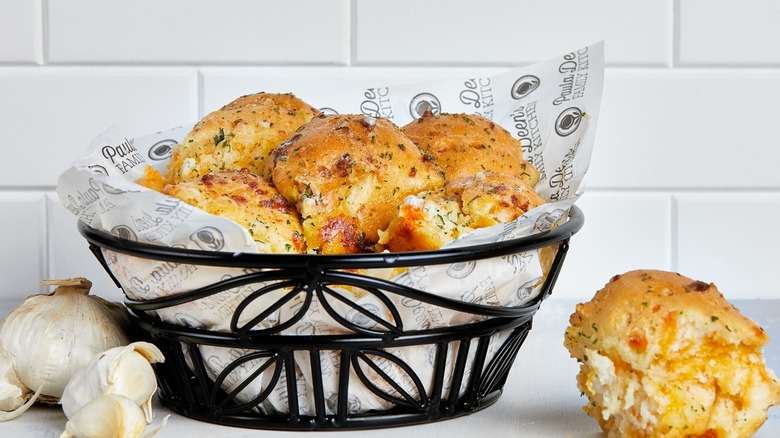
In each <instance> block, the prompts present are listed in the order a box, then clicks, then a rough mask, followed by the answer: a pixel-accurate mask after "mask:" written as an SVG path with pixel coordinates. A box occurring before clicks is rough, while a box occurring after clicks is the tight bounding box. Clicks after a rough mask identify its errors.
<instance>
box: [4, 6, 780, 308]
mask: <svg viewBox="0 0 780 438" xmlns="http://www.w3.org/2000/svg"><path fill="white" fill-rule="evenodd" d="M0 7H2V11H3V13H2V14H0V138H2V140H3V143H2V144H3V152H4V157H5V159H4V162H5V163H6V165H5V167H4V171H3V172H0V226H1V227H2V229H3V230H4V233H3V244H2V247H1V248H2V249H0V277H1V278H3V282H2V289H0V299H1V300H14V299H19V298H21V297H23V296H26V295H28V294H30V293H34V292H37V291H39V286H38V284H39V282H40V281H41V280H42V279H44V278H50V277H66V276H86V277H88V278H90V279H92V280H93V282H94V283H95V292H96V293H98V294H99V295H102V296H105V297H108V298H111V299H114V300H120V299H121V297H122V296H121V291H119V290H118V289H117V288H116V286H115V285H114V284H113V282H112V281H111V280H110V278H109V277H108V276H107V275H106V274H105V273H104V272H103V271H102V268H101V267H100V266H99V265H98V264H97V261H96V260H95V259H94V258H93V257H92V255H91V253H90V252H89V250H88V249H87V247H86V244H85V243H84V241H83V239H82V238H81V236H80V235H79V234H78V232H77V231H76V226H75V225H76V221H75V218H74V217H73V216H72V215H71V214H69V213H68V212H67V211H66V210H65V209H64V208H63V207H62V205H60V203H59V200H58V198H57V196H56V194H55V189H56V185H57V178H58V176H59V174H60V173H61V172H62V170H64V169H65V168H66V167H67V166H68V164H69V163H70V161H71V160H73V159H75V158H76V157H78V156H79V155H80V154H81V153H82V152H83V151H84V150H85V149H86V148H87V147H88V145H89V143H90V142H91V140H92V139H93V138H94V137H95V136H96V135H97V134H99V133H100V132H102V131H103V130H104V129H106V128H108V127H110V126H112V125H118V126H119V127H120V128H121V129H122V130H123V131H124V132H125V133H126V135H128V136H129V137H133V136H139V135H143V134H147V133H152V132H155V131H158V130H161V129H166V128H169V127H172V126H177V125H180V124H183V123H188V122H193V121H196V120H197V119H198V118H199V117H200V116H202V115H204V114H206V113H207V112H209V111H211V110H213V109H215V108H217V107H219V106H221V105H222V104H224V103H226V102H227V101H229V100H231V99H233V98H234V97H236V96H238V95H240V94H246V93H251V92H255V91H280V92H286V91H293V92H295V93H296V94H298V95H300V96H301V97H303V98H304V99H309V96H323V95H328V94H335V93H338V92H339V91H340V90H342V89H344V88H345V87H355V86H360V87H370V86H375V85H382V84H391V83H403V82H418V81H427V80H431V79H434V78H446V79H453V78H462V77H467V76H472V75H482V74H494V73H497V72H500V71H503V70H504V69H506V68H509V67H513V66H517V65H524V64H528V63H532V62H535V61H540V60H544V59H548V58H550V57H553V56H558V55H560V54H563V53H565V52H567V51H569V50H573V49H576V48H579V47H581V46H584V45H587V44H590V43H593V42H596V41H600V40H604V41H605V44H606V46H605V47H606V57H607V72H606V81H605V85H604V99H603V103H602V112H601V120H600V124H599V127H598V131H597V135H596V146H595V152H594V155H593V160H592V165H591V167H590V170H589V176H588V179H587V184H586V192H585V195H584V196H583V197H582V199H581V200H580V202H579V205H580V207H581V208H582V209H583V211H584V212H585V216H586V223H585V227H584V229H583V230H582V231H581V232H580V233H579V234H577V235H576V236H574V237H573V238H572V242H571V251H570V253H569V257H568V259H567V261H566V265H565V267H564V270H563V273H562V275H561V277H560V279H559V282H558V285H557V287H556V290H555V292H554V294H555V296H556V297H559V298H576V299H580V300H587V299H589V298H590V297H591V296H592V295H593V293H594V292H595V291H596V290H597V289H598V288H600V287H601V286H603V285H604V283H606V282H607V281H608V280H609V278H610V277H611V276H612V275H614V274H618V273H621V272H624V271H627V270H631V269H639V268H653V269H666V270H675V271H678V272H680V273H682V274H684V275H688V276H691V277H694V278H697V279H700V280H704V281H708V282H714V283H716V284H717V285H719V286H720V287H721V289H722V290H723V292H724V293H725V295H726V296H727V297H728V298H735V299H736V298H778V297H780V289H779V288H778V287H777V285H776V282H774V281H772V280H773V278H772V277H773V275H772V274H773V273H774V272H773V269H776V267H777V266H778V265H780V252H779V251H777V250H776V249H775V247H776V246H777V245H778V244H780V231H778V230H779V228H777V227H778V220H777V218H778V217H779V216H780V173H779V172H778V171H777V165H776V163H778V162H780V144H779V143H780V140H778V138H780V137H778V131H777V129H776V127H777V126H778V120H780V105H778V104H777V101H778V98H780V51H778V50H777V49H776V44H775V42H776V41H777V40H778V38H780V30H778V29H780V27H778V26H776V25H775V23H776V22H777V21H778V19H780V6H778V4H777V3H776V2H774V1H771V0H752V1H751V2H750V4H749V7H746V5H745V3H737V2H734V1H725V0H718V1H711V0H707V1H704V0H667V1H659V2H642V1H638V0H634V1H628V2H626V1H618V0H605V1H600V2H581V1H575V0H561V1H555V2H542V1H529V0H522V1H513V0H489V1H485V2H479V3H477V2H469V1H463V0H458V1H443V0H436V1H426V2H413V1H411V0H402V1H398V2H376V1H369V0H351V1H348V0H331V1H328V2H322V1H316V0H296V1H285V2H282V1H278V0H277V1H250V0H229V1H223V2H212V1H207V0H186V1H185V0H175V1H168V2H157V1H152V0H142V1H136V2H122V1H119V0H29V1H24V2H20V1H13V0H0ZM313 98H314V97H312V99H313Z"/></svg>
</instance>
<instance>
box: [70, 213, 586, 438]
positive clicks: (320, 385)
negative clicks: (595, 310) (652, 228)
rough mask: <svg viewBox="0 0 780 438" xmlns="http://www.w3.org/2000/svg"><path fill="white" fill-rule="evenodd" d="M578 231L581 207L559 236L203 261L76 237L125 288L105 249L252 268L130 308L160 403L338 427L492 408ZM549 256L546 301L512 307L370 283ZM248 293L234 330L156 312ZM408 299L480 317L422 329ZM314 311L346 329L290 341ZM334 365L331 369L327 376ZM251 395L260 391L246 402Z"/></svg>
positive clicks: (256, 421) (198, 413)
mask: <svg viewBox="0 0 780 438" xmlns="http://www.w3.org/2000/svg"><path fill="white" fill-rule="evenodd" d="M583 223H584V216H583V213H582V211H581V210H580V209H579V208H577V207H576V206H573V207H571V208H570V210H569V217H568V219H567V220H566V221H564V222H563V223H562V224H560V226H558V227H556V228H553V229H551V230H549V231H545V232H542V233H537V234H533V235H531V236H527V237H522V238H517V239H513V240H507V241H502V242H497V243H491V244H485V245H477V246H469V247H462V248H453V249H444V250H439V251H420V252H408V253H389V254H388V253H381V254H351V255H309V254H293V255H278V254H234V253H224V252H208V251H199V250H188V249H178V248H168V247H162V246H156V245H149V244H142V243H138V242H133V241H129V240H124V239H121V238H118V237H116V236H113V235H111V234H109V233H105V232H102V231H98V230H95V229H92V228H90V227H89V226H87V225H85V224H84V223H83V222H79V225H78V228H79V232H80V233H81V234H82V235H83V236H84V237H85V239H86V240H87V241H88V243H89V246H90V249H91V250H92V251H93V253H94V254H95V256H96V257H97V258H98V260H99V261H100V262H101V264H102V265H103V267H104V268H105V269H106V270H107V271H108V273H109V275H111V276H112V278H114V280H115V281H116V282H117V285H119V286H120V287H121V286H122V285H121V284H120V282H119V281H117V278H116V276H115V275H114V274H113V273H112V271H111V268H110V266H109V264H108V263H107V262H106V258H105V251H106V250H109V251H113V252H116V253H121V254H127V255H130V256H133V257H138V258H142V259H150V260H157V261H166V262H170V263H175V264H191V265H198V266H209V267H225V268H237V267H240V268H245V271H244V273H243V274H242V275H237V276H231V277H229V278H226V279H224V280H223V281H220V282H217V283H214V284H209V285H207V286H205V287H202V288H199V289H197V290H192V291H188V292H186V293H181V294H177V295H174V296H169V297H163V298H158V299H153V300H147V301H140V300H133V299H130V298H126V300H125V304H126V306H127V307H128V309H129V310H130V312H131V315H132V321H133V325H134V328H135V329H137V331H138V333H139V337H140V338H141V339H146V340H149V341H150V342H153V343H155V344H156V345H157V346H158V347H159V348H160V349H161V350H162V352H163V354H164V355H165V357H166V361H165V362H164V363H160V364H155V370H156V372H157V377H158V382H159V393H158V394H159V397H160V400H161V401H162V403H163V404H165V405H166V406H168V407H170V408H171V409H172V410H174V411H175V412H178V413H180V414H182V415H184V416H187V417H190V418H194V419H198V420H202V421H207V422H212V423H218V424H223V425H230V426H238V427H244V428H255V429H277V430H334V429H371V428H378V427H390V426H401V425H409V424H419V423H428V422H432V421H440V420H445V419H449V418H455V417H459V416H462V415H466V414H469V413H472V412H475V411H478V410H481V409H483V408H485V407H488V406H490V405H492V404H493V403H495V402H496V401H497V400H498V399H499V396H500V395H501V392H502V388H503V386H504V383H505V382H506V379H507V376H508V374H509V371H510V369H511V367H512V364H513V363H514V361H515V358H516V356H517V354H518V351H519V349H520V347H521V345H522V344H523V342H524V341H525V339H526V337H527V336H528V333H529V330H530V329H531V325H532V319H533V316H534V314H535V313H536V311H537V310H538V308H539V306H540V305H541V303H542V301H543V300H544V299H545V298H547V297H548V296H549V295H550V294H551V292H552V290H553V286H554V285H555V282H556V279H557V277H558V274H559V272H560V270H561V267H562V264H563V261H564V258H565V255H566V252H567V250H568V247H569V239H570V237H571V236H573V235H574V234H575V233H576V232H578V231H579V230H580V229H581V227H582V226H583ZM545 247H548V248H551V249H552V250H553V252H552V253H553V254H554V257H553V258H552V263H551V265H550V267H549V271H548V272H547V273H546V275H545V276H544V279H543V283H541V285H540V286H539V287H540V292H539V293H538V294H537V295H536V296H535V297H534V298H533V299H531V300H530V301H528V302H527V303H524V304H523V305H521V306H515V307H500V306H493V305H486V304H479V303H476V304H475V303H471V302H465V301H460V300H453V299H450V298H445V297H442V296H440V295H437V294H436V293H435V292H425V291H422V290H418V289H414V288H412V287H409V286H407V285H404V284H399V283H395V282H393V281H388V280H383V279H380V278H376V277H373V276H370V275H365V274H364V272H365V270H371V269H387V268H393V269H396V268H412V267H415V266H425V265H440V264H441V265H444V264H447V265H454V266H461V265H458V264H461V263H469V262H473V261H475V260H482V259H489V258H493V257H502V256H508V255H512V254H520V253H523V252H526V251H530V250H536V249H541V248H545ZM241 287H243V288H251V293H249V295H248V296H247V299H246V300H244V301H243V302H242V304H241V305H239V306H237V308H236V309H235V311H234V313H233V314H232V316H231V317H230V318H231V319H230V324H229V330H225V331H212V330H206V329H200V328H193V327H187V326H185V325H181V324H175V323H172V322H166V321H163V320H161V319H160V318H158V317H157V316H156V314H155V312H156V311H159V310H160V309H166V308H170V307H172V306H177V305H181V304H184V303H188V302H193V301H196V300H202V299H207V298H208V297H212V296H214V295H215V294H218V293H222V292H225V291H230V290H232V289H235V288H241ZM345 287H346V288H354V289H357V290H360V291H361V293H362V294H369V295H371V296H372V297H373V299H374V300H375V301H376V302H378V303H380V307H382V308H383V310H382V311H381V312H378V311H377V309H375V308H365V307H361V306H360V305H358V304H356V302H354V301H353V300H351V299H350V298H349V294H344V293H343V289H344V288H345ZM269 295H274V296H275V297H278V299H276V301H275V302H274V303H273V304H271V305H269V306H267V307H265V308H264V309H263V310H262V311H260V312H257V313H256V314H249V306H250V303H251V302H253V300H255V299H257V298H258V297H265V296H269ZM399 298H400V299H401V300H414V301H419V302H421V303H424V304H425V305H426V306H434V307H438V308H441V309H446V310H447V311H456V312H463V313H465V314H470V315H476V316H477V318H476V319H475V320H473V321H472V322H469V323H465V324H459V325H451V326H447V327H435V328H430V329H425V328H422V329H421V328H419V327H417V326H415V325H414V324H411V323H410V322H409V321H407V320H405V315H404V314H403V312H401V311H399V309H398V304H397V303H398V302H399V301H398V299H399ZM291 300H299V301H300V305H299V306H298V307H297V308H298V309H299V310H298V311H297V313H294V314H292V315H290V316H289V317H288V318H287V319H286V320H283V321H280V323H279V324H276V325H273V326H263V327H261V326H260V325H258V323H259V322H261V321H262V320H263V319H264V318H267V317H268V316H269V315H271V314H272V313H273V312H275V311H277V310H278V309H279V308H280V307H281V306H284V305H285V303H289V302H290V301H291ZM314 305H318V306H319V307H320V309H319V310H320V311H322V312H324V313H325V314H327V315H328V317H329V318H331V319H332V320H334V321H336V322H337V323H338V324H339V325H340V326H341V327H342V328H343V331H342V332H339V333H335V334H328V335H322V334H310V333H303V332H301V333H293V334H290V333H288V332H287V329H289V328H290V327H291V326H293V325H294V324H296V323H298V322H300V321H301V319H302V318H304V317H305V316H306V315H307V312H310V311H311V308H312V306H314ZM338 306H340V308H341V309H342V310H337V309H336V307H338ZM343 309H346V311H344V310H343ZM210 348H213V349H227V350H229V351H231V352H235V354H234V357H232V362H230V363H225V364H221V366H220V367H219V369H216V370H215V369H214V367H213V366H212V364H210V363H209V362H208V358H207V357H206V355H205V354H204V351H207V350H208V349H210ZM399 352H402V353H399ZM406 352H413V353H414V354H418V355H419V354H422V355H424V357H425V359H426V362H427V363H428V364H429V365H430V369H427V370H426V371H425V372H421V371H420V370H419V369H418V368H417V367H416V366H415V362H414V361H409V360H407V359H408V357H407V355H406ZM328 360H331V362H329V363H336V364H337V366H336V367H335V369H332V370H325V369H324V368H323V364H324V363H328ZM250 365H251V366H250ZM326 371H327V372H326ZM302 374H304V375H305V376H306V377H307V379H306V388H305V391H306V392H307V394H308V395H307V396H306V397H305V398H303V397H302V396H301V390H302V389H301V381H300V379H299V377H300V376H301V375H302ZM237 376H240V377H241V378H240V379H237ZM292 376H297V377H296V378H292ZM358 386H359V391H358V392H361V393H364V394H370V395H371V397H372V398H373V399H375V400H377V401H378V402H377V406H379V405H381V408H372V409H366V408H365V406H363V409H361V408H360V407H359V406H357V405H359V404H360V402H361V400H355V399H354V397H353V394H354V392H355V390H356V389H357V387H358ZM250 387H251V388H253V390H252V391H251V392H248V389H249V388H250ZM279 392H281V393H283V394H285V396H286V409H278V408H275V407H274V406H269V404H268V398H269V397H270V396H271V394H272V393H279ZM242 394H243V395H244V396H242ZM246 394H251V395H250V396H246Z"/></svg>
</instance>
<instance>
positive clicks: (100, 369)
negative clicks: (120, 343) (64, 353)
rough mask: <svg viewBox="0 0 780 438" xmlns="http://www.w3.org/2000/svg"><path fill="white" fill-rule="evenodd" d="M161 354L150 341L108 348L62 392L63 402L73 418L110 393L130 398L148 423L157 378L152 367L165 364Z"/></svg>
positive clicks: (66, 411) (63, 408)
mask: <svg viewBox="0 0 780 438" xmlns="http://www.w3.org/2000/svg"><path fill="white" fill-rule="evenodd" d="M164 360H165V357H163V354H162V352H161V351H160V350H159V349H158V348H157V347H155V346H154V345H153V344H150V343H148V342H134V343H132V344H130V345H127V346H124V347H115V348H112V349H109V350H107V351H105V352H103V353H101V354H99V355H97V356H95V357H94V358H93V359H92V362H90V363H89V365H88V366H87V367H85V368H84V369H82V370H80V371H78V372H76V374H74V375H73V378H71V379H70V382H68V385H67V386H66V387H65V390H64V391H63V394H62V398H61V399H60V403H62V410H63V412H65V416H66V417H68V418H71V417H72V416H73V415H75V414H76V413H77V412H79V410H80V409H81V408H82V407H83V406H85V405H86V404H88V403H89V402H90V401H92V400H94V399H96V398H98V397H101V396H104V395H108V394H117V395H122V396H125V397H128V398H129V399H131V400H133V401H134V402H135V403H136V404H137V405H139V406H141V408H143V412H144V414H145V415H146V421H147V422H149V423H151V422H152V419H154V415H153V413H152V396H153V395H154V393H155V391H157V379H156V377H155V373H154V369H153V368H152V366H151V364H152V363H156V362H163V361H164Z"/></svg>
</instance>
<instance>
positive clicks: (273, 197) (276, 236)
mask: <svg viewBox="0 0 780 438" xmlns="http://www.w3.org/2000/svg"><path fill="white" fill-rule="evenodd" d="M163 193H165V194H166V195H169V196H173V197H175V198H178V199H181V200H182V201H184V202H186V203H188V204H190V205H193V206H195V207H198V208H200V209H201V210H204V211H206V212H208V213H211V214H213V215H217V216H222V217H225V218H228V219H231V220H233V221H235V222H236V223H238V224H239V225H241V226H243V227H244V228H245V229H246V230H247V231H248V232H249V235H250V236H251V237H252V239H253V240H254V241H255V245H256V246H257V250H258V252H261V253H282V254H284V253H304V252H306V242H305V240H304V237H303V228H302V226H301V218H300V216H299V215H298V212H297V211H296V210H295V206H293V205H292V204H291V203H290V202H289V201H287V199H285V198H284V197H283V196H281V195H280V194H279V192H277V191H276V189H275V188H274V187H273V186H272V185H271V184H269V183H268V182H267V181H266V180H264V179H263V178H261V177H259V176H258V175H256V174H254V173H252V172H250V171H249V170H248V169H242V170H240V171H236V170H229V171H225V172H214V173H209V174H206V175H203V176H202V177H200V178H197V179H192V180H188V181H184V182H181V183H178V184H169V185H167V186H165V188H164V189H163Z"/></svg>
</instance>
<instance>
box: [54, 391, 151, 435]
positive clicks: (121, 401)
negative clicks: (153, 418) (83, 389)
mask: <svg viewBox="0 0 780 438" xmlns="http://www.w3.org/2000/svg"><path fill="white" fill-rule="evenodd" d="M145 429H146V417H145V416H144V413H143V411H142V410H141V407H140V406H138V404H137V403H136V402H135V401H133V400H130V399H129V398H127V397H125V396H122V395H116V394H109V395H105V396H102V397H98V398H96V399H94V400H92V401H90V402H89V403H87V404H86V405H84V406H83V407H82V408H81V409H79V411H78V412H76V413H75V414H74V415H73V416H72V417H71V418H70V420H68V423H67V424H66V425H65V431H64V432H63V433H62V435H60V438H110V437H116V438H135V437H140V436H141V434H142V433H143V432H144V430H145Z"/></svg>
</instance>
